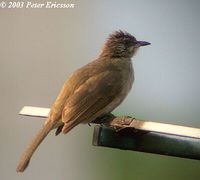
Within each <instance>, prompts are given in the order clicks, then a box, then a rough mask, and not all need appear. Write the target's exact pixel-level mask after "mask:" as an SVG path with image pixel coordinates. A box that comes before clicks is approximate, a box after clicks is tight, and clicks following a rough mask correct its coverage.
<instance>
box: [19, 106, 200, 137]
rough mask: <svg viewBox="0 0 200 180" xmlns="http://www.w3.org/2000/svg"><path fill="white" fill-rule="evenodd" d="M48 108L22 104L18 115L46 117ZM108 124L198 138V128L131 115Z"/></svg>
mask: <svg viewBox="0 0 200 180" xmlns="http://www.w3.org/2000/svg"><path fill="white" fill-rule="evenodd" d="M49 111H50V109H49V108H41V107H32V106H24V107H23V108H22V110H21V111H20V113H19V114H20V115H24V116H32V117H43V118H46V117H48V114H49ZM108 125H110V126H115V127H119V128H126V127H128V128H135V129H138V130H143V131H150V132H159V133H166V134H174V135H180V136H186V137H193V138H200V129H199V128H193V127H186V126H179V125H172V124H165V123H158V122H152V121H144V120H139V119H135V118H131V117H115V116H114V118H113V119H112V121H110V122H109V124H108Z"/></svg>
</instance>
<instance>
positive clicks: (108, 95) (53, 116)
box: [17, 31, 150, 172]
mask: <svg viewBox="0 0 200 180" xmlns="http://www.w3.org/2000/svg"><path fill="white" fill-rule="evenodd" d="M148 44H150V43H147V42H145V41H137V40H136V39H135V37H133V36H132V35H130V34H129V33H126V32H123V31H116V32H114V33H113V34H111V35H110V36H109V38H108V40H107V42H106V43H105V45H104V47H103V50H102V52H101V54H100V56H99V57H98V58H97V59H96V60H94V61H93V62H91V63H89V64H87V65H85V66H83V67H82V68H80V69H78V70H77V71H75V72H74V73H73V74H72V75H71V77H70V78H69V79H68V80H67V81H66V82H65V83H64V85H63V87H62V89H61V91H60V93H59V95H58V97H57V99H56V100H55V103H54V104H53V106H52V108H51V111H50V114H49V117H48V118H47V120H46V122H45V124H44V126H43V127H42V129H41V130H40V131H39V133H38V134H37V135H36V137H35V138H34V139H33V141H32V143H31V144H30V145H29V146H28V147H27V149H26V151H25V152H24V154H23V155H22V157H21V159H20V162H19V164H18V166H17V171H18V172H23V171H24V170H25V169H26V167H27V166H28V164H29V161H30V159H31V157H32V155H33V153H34V152H35V150H36V149H37V147H38V146H39V144H40V143H41V142H42V141H43V139H44V138H45V137H46V135H47V134H48V133H49V132H50V131H51V130H52V129H54V128H58V129H57V131H56V134H59V133H60V132H61V131H62V132H63V133H67V132H69V131H70V130H71V129H72V128H73V127H75V126H76V125H78V124H79V123H89V122H91V121H92V120H94V119H96V118H97V117H100V116H103V115H105V114H107V113H109V112H111V111H113V109H115V108H116V107H117V106H118V105H119V104H120V103H121V102H122V101H123V100H124V98H125V97H126V95H127V94H128V92H129V90H130V89H131V87H132V83H133V81H134V73H133V68H132V62H131V58H132V56H133V55H134V54H135V52H136V51H137V49H138V48H139V47H140V46H145V45H148Z"/></svg>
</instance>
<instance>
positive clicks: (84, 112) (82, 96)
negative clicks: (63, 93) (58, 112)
mask: <svg viewBox="0 0 200 180" xmlns="http://www.w3.org/2000/svg"><path fill="white" fill-rule="evenodd" d="M120 83H121V75H120V73H113V72H112V71H106V72H102V73H99V74H97V75H96V76H92V77H90V78H89V79H88V80H87V81H86V82H85V83H83V84H82V85H81V86H80V87H79V88H78V89H77V90H76V91H75V92H74V94H73V95H71V97H69V98H68V100H67V102H66V104H65V106H64V109H63V112H62V121H63V122H64V123H65V125H64V127H63V129H62V131H63V132H64V133H67V132H68V131H69V130H71V129H72V128H73V127H74V126H76V125H77V124H79V123H80V122H89V121H91V120H93V119H91V118H96V116H99V115H102V113H101V110H102V109H104V107H106V106H107V105H109V104H110V103H111V102H112V101H113V100H114V99H115V98H116V97H117V95H118V94H119V93H120V92H121V88H122V84H120Z"/></svg>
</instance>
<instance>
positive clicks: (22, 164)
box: [16, 123, 53, 172]
mask: <svg viewBox="0 0 200 180" xmlns="http://www.w3.org/2000/svg"><path fill="white" fill-rule="evenodd" d="M52 128H53V124H52V123H47V124H45V125H44V126H43V127H42V129H41V130H40V131H39V132H38V134H37V135H36V136H35V138H34V139H33V140H32V142H31V143H30V144H29V145H28V147H27V148H26V150H25V152H24V153H23V154H22V156H21V158H20V161H19V164H18V166H17V169H16V171H17V172H23V171H24V170H25V169H26V168H27V167H28V164H29V162H30V159H31V157H32V155H33V153H34V152H35V150H36V149H37V147H38V146H39V145H40V143H41V142H42V141H43V140H44V138H45V137H46V136H47V135H48V133H49V132H50V131H51V129H52Z"/></svg>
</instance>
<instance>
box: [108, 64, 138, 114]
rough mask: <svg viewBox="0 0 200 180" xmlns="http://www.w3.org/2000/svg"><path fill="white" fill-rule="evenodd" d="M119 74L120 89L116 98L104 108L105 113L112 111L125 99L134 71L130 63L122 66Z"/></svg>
mask: <svg viewBox="0 0 200 180" xmlns="http://www.w3.org/2000/svg"><path fill="white" fill-rule="evenodd" d="M121 68H122V69H120V73H121V74H122V79H121V81H122V82H121V83H122V88H121V91H120V93H119V94H118V95H117V96H116V98H115V99H114V100H113V101H112V102H111V103H110V104H109V105H108V106H107V107H106V112H107V113H109V112H111V111H113V110H114V109H115V108H116V107H117V106H118V105H119V104H121V102H122V101H123V100H124V99H125V98H126V96H127V94H128V93H129V91H130V90H131V88H132V85H133V82H134V70H133V66H132V63H131V61H129V62H127V63H126V64H122V66H121Z"/></svg>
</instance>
